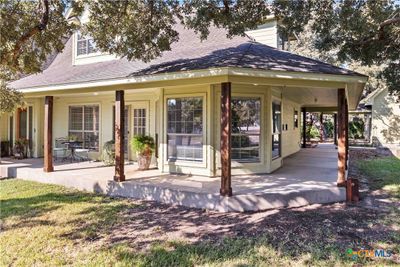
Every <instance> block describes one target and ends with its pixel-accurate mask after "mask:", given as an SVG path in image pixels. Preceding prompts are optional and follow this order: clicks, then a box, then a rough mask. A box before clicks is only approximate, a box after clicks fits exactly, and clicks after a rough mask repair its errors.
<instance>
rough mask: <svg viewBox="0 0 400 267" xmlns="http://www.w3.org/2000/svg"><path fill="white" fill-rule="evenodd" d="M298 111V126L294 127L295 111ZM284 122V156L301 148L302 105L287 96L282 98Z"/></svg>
mask: <svg viewBox="0 0 400 267" xmlns="http://www.w3.org/2000/svg"><path fill="white" fill-rule="evenodd" d="M295 110H297V112H298V127H297V128H295V127H294V111H295ZM282 124H283V125H284V126H285V130H283V131H282V157H287V156H289V155H290V154H293V153H296V152H298V151H299V150H300V138H301V135H300V105H299V104H297V103H295V102H293V101H290V100H289V99H287V98H283V100H282ZM286 125H287V130H286Z"/></svg>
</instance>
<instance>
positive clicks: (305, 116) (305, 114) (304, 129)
mask: <svg viewBox="0 0 400 267" xmlns="http://www.w3.org/2000/svg"><path fill="white" fill-rule="evenodd" d="M301 112H302V113H303V132H302V134H303V144H302V148H306V147H307V140H306V129H307V128H306V126H307V125H306V120H307V113H306V108H302V109H301Z"/></svg>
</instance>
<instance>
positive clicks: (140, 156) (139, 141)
mask: <svg viewBox="0 0 400 267" xmlns="http://www.w3.org/2000/svg"><path fill="white" fill-rule="evenodd" d="M131 145H132V149H133V150H134V151H135V152H136V155H137V161H138V165H139V170H148V169H149V167H150V163H151V156H152V155H153V150H154V147H155V144H154V138H153V137H151V136H148V135H136V136H134V137H133V138H132V141H131Z"/></svg>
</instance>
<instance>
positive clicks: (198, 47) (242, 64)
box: [11, 26, 361, 89]
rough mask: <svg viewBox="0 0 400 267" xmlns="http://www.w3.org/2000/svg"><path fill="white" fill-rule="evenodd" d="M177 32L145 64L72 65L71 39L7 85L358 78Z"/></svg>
mask: <svg viewBox="0 0 400 267" xmlns="http://www.w3.org/2000/svg"><path fill="white" fill-rule="evenodd" d="M178 31H179V33H180V35H179V38H180V39H179V41H178V42H177V43H174V44H173V45H172V49H171V51H167V52H164V53H163V55H162V56H161V57H159V58H157V59H155V60H153V61H151V62H148V63H144V62H141V61H128V60H127V59H125V58H122V59H115V60H110V61H104V62H98V63H90V64H85V65H73V62H72V51H73V49H72V38H70V39H69V40H68V42H67V43H66V46H65V49H64V51H63V52H61V53H59V54H58V55H57V56H56V58H55V59H54V60H53V62H52V63H51V64H50V65H49V66H48V67H47V68H46V69H44V71H43V72H41V73H38V74H34V75H30V76H27V77H24V78H21V79H19V80H17V81H14V82H13V83H11V86H12V87H14V88H17V89H23V88H30V87H38V86H51V85H60V84H69V83H78V82H89V81H98V80H108V79H116V78H127V77H132V76H142V75H150V74H160V73H168V72H178V71H184V70H197V69H208V68H214V67H239V68H250V69H260V70H274V71H275V70H276V71H293V72H303V73H320V74H337V75H351V76H361V74H358V73H356V72H353V71H350V70H346V69H342V68H339V67H335V66H333V65H330V64H327V63H324V62H321V61H317V60H313V59H310V58H307V57H302V56H299V55H295V54H292V53H289V52H286V51H281V50H278V49H275V48H272V47H270V46H267V45H263V44H260V43H257V42H254V41H252V40H251V39H250V38H248V37H234V38H232V39H229V38H227V37H226V31H225V30H223V29H218V28H212V29H211V30H210V35H209V37H208V38H207V40H204V41H200V39H199V38H198V36H197V35H196V34H195V33H194V32H193V31H191V30H188V29H184V28H183V27H181V26H178Z"/></svg>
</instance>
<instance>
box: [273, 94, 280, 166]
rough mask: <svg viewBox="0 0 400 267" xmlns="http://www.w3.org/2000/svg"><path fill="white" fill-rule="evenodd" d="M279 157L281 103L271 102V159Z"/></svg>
mask: <svg viewBox="0 0 400 267" xmlns="http://www.w3.org/2000/svg"><path fill="white" fill-rule="evenodd" d="M280 156H281V102H280V101H278V100H274V101H273V102H272V158H273V159H274V158H279V157H280Z"/></svg>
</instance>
